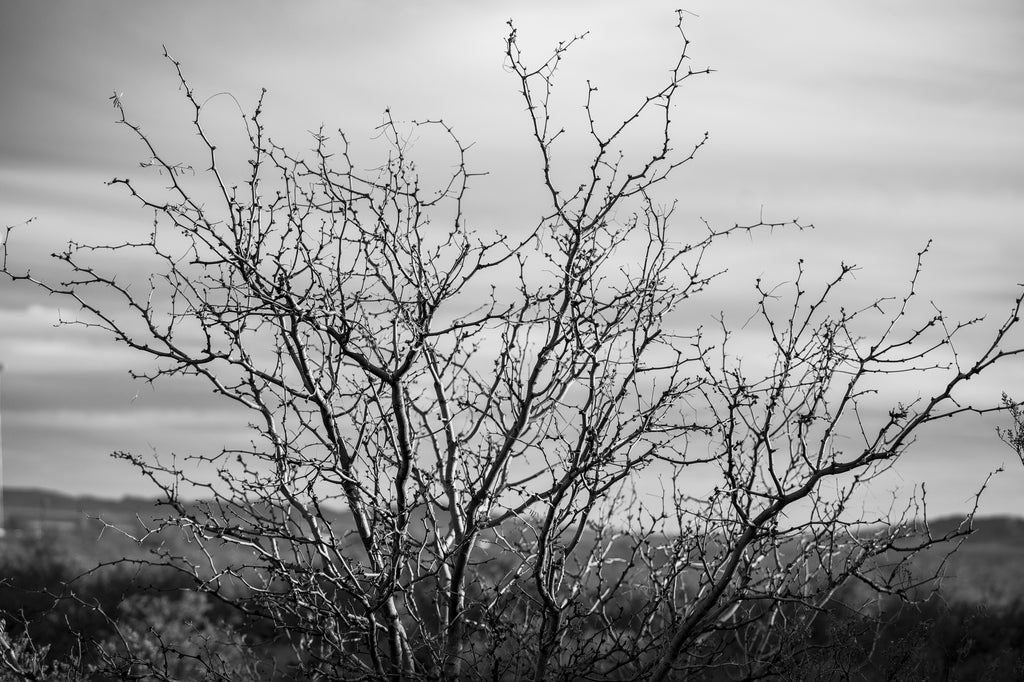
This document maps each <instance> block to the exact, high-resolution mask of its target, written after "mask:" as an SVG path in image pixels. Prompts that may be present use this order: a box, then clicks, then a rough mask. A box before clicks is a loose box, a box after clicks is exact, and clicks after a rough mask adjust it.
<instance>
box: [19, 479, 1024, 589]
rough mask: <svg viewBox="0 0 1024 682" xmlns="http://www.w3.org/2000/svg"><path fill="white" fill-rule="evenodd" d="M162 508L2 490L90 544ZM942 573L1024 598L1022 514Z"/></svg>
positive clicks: (37, 520)
mask: <svg viewBox="0 0 1024 682" xmlns="http://www.w3.org/2000/svg"><path fill="white" fill-rule="evenodd" d="M163 513H164V510H163V509H161V507H160V506H159V505H157V504H156V501H155V500H154V499H146V498H143V497H134V496H126V497H122V498H121V499H119V500H115V499H105V498H100V497H92V496H74V495H66V494H63V493H59V492H54V491H51V490H44V489H39V488H6V489H4V518H5V523H6V526H7V528H8V530H10V531H14V532H17V531H19V530H21V531H28V532H43V531H46V532H58V533H70V534H72V535H74V536H77V537H78V538H80V539H81V540H84V541H85V542H88V543H89V544H90V545H91V544H92V543H93V542H95V539H96V535H95V533H96V531H98V530H100V529H101V528H102V525H101V524H100V523H99V522H98V521H96V519H98V518H99V519H103V521H105V522H106V523H109V524H113V525H115V526H118V527H120V528H124V529H131V528H137V527H138V519H140V518H141V519H146V520H148V519H153V518H154V517H158V516H162V515H163ZM336 515H337V516H336V520H337V521H338V522H339V523H341V524H343V525H346V524H347V523H349V520H350V517H349V515H348V514H346V513H344V512H341V511H337V512H336ZM961 520H962V518H956V517H945V518H940V519H936V520H935V521H932V522H931V524H930V526H931V528H932V532H933V534H935V535H936V536H939V535H942V534H944V533H946V532H949V531H952V530H954V529H956V528H957V527H958V526H959V525H960V522H961ZM90 537H91V538H93V540H89V539H88V538H90ZM943 554H944V553H942V552H939V551H937V550H932V551H931V552H929V553H927V554H925V555H922V556H921V557H919V558H918V559H917V562H916V563H917V565H918V568H919V569H920V571H921V573H922V574H926V573H928V572H930V571H934V570H937V569H938V568H939V564H940V562H941V561H942V558H943ZM943 573H944V575H945V578H944V579H943V582H942V587H941V592H942V594H943V596H944V597H945V598H947V599H950V600H953V601H963V602H970V603H986V604H990V605H1005V604H1008V603H1012V602H1024V518H1015V517H1008V516H993V517H987V518H976V519H975V520H974V532H973V533H972V535H971V536H970V538H968V539H967V540H966V541H965V542H964V543H963V545H962V546H961V547H960V550H959V551H958V552H957V553H956V554H955V555H954V556H953V557H952V558H951V559H950V560H949V561H948V562H947V563H946V564H945V567H944V570H943Z"/></svg>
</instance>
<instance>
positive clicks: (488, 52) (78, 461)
mask: <svg viewBox="0 0 1024 682" xmlns="http://www.w3.org/2000/svg"><path fill="white" fill-rule="evenodd" d="M678 5H679V3H678V2H677V1H673V2H671V3H668V2H644V3H624V2H611V1H605V0H600V1H594V0H589V1H588V2H561V3H551V2H520V3H468V2H464V3H457V2H419V3H399V2H336V1H331V2H319V3H314V2H301V3H299V2H296V3H280V2H253V1H252V0H246V1H245V2H217V3H207V2H177V3H138V2H128V1H123V2H111V1H97V0H93V1H91V2H88V3H84V2H75V1H67V2H52V1H51V2H38V1H36V0H5V1H4V2H2V3H0V223H3V224H6V225H9V224H15V223H20V222H22V221H24V220H26V219H28V218H35V220H34V222H32V223H31V224H30V225H29V226H28V227H27V228H26V229H24V230H22V231H21V232H20V235H19V238H18V241H17V249H16V253H17V254H19V256H18V257H19V258H20V259H22V260H21V261H19V262H21V263H23V264H24V265H26V266H31V267H33V268H34V269H35V270H36V271H37V272H40V273H44V272H47V271H48V268H49V266H48V265H47V264H46V262H45V259H44V258H42V256H43V255H44V254H45V253H47V252H49V251H53V250H56V249H59V248H60V247H61V246H62V244H64V243H65V242H67V241H68V240H69V239H76V240H82V241H98V242H108V241H112V240H115V241H116V240H118V239H125V238H127V237H129V236H131V235H132V234H136V235H137V234H139V231H141V230H145V229H147V228H148V226H149V222H150V220H151V216H148V215H145V214H144V213H141V212H140V211H138V210H137V209H136V208H135V207H134V206H133V205H132V203H131V202H130V201H129V200H128V199H127V198H126V197H125V195H124V192H123V188H122V191H119V190H118V189H117V188H110V187H106V186H105V185H104V182H105V181H106V180H109V179H110V178H111V177H114V176H124V175H126V174H133V175H137V174H139V173H144V172H145V171H144V170H143V169H140V168H139V165H138V164H139V162H140V161H144V160H145V155H144V154H143V153H142V151H141V150H140V149H139V147H138V145H137V144H135V143H134V142H133V140H131V139H130V138H129V137H128V136H127V135H126V134H125V131H124V130H123V129H121V128H119V127H118V126H116V125H114V120H115V118H116V116H115V115H116V112H115V110H114V109H113V108H112V106H111V103H110V101H109V100H108V97H110V95H111V93H112V92H113V91H115V90H116V91H117V92H119V93H120V92H123V93H124V95H123V102H124V106H125V109H126V111H127V112H128V113H129V116H130V117H131V118H133V119H134V120H135V121H138V122H139V123H141V124H142V126H143V128H144V129H145V130H146V131H147V132H148V133H150V134H152V135H153V136H154V137H155V138H156V139H157V141H158V142H162V143H164V144H166V145H178V144H180V145H185V147H183V148H186V147H187V144H188V143H187V135H188V131H187V124H188V118H187V116H188V112H187V109H186V108H185V107H184V106H183V101H182V99H181V94H180V93H179V92H178V91H177V85H176V81H175V77H174V73H173V70H172V69H171V68H170V66H169V65H168V64H167V62H166V61H165V60H164V59H163V58H162V46H166V47H167V49H168V50H170V51H171V53H172V54H173V55H174V57H175V58H176V59H178V60H180V61H181V62H182V66H183V69H184V70H185V72H186V74H187V75H188V77H189V78H190V80H191V82H192V85H193V86H194V88H195V89H196V90H197V92H198V93H199V95H200V96H201V97H205V96H210V95H214V94H215V93H218V92H223V91H228V92H230V93H232V94H233V95H234V97H235V98H237V101H238V102H239V103H240V104H241V106H242V107H243V108H246V109H248V108H251V107H252V105H253V104H254V102H255V100H256V98H257V96H258V94H259V90H260V88H261V87H266V88H267V89H268V91H269V93H268V96H267V100H266V106H265V108H266V120H267V122H268V127H269V128H270V132H271V135H272V137H274V138H275V139H278V140H280V141H283V142H288V143H297V144H300V145H301V144H307V143H308V137H307V133H306V131H309V130H312V129H315V128H316V127H317V126H318V125H319V124H320V123H321V122H324V123H326V124H327V126H328V127H330V128H338V127H340V128H343V129H344V130H345V131H346V132H347V133H348V135H349V136H350V138H351V139H353V140H356V141H357V142H363V141H367V140H368V139H369V138H370V136H371V135H372V131H373V127H374V126H375V125H376V124H377V123H379V121H380V118H381V112H382V111H383V110H384V108H385V107H390V108H391V111H392V113H393V115H394V116H395V117H396V118H398V119H401V120H411V119H425V118H440V117H444V118H445V120H446V121H447V122H449V123H450V124H451V125H453V126H454V128H455V129H456V131H457V132H458V133H459V134H460V136H461V138H462V139H463V140H464V141H473V142H475V145H474V146H473V148H472V149H471V152H470V156H469V162H470V164H471V166H472V167H474V168H475V169H477V170H487V171H490V173H491V174H490V175H489V176H487V177H486V178H483V179H481V180H480V181H479V182H476V183H475V184H474V191H475V195H474V199H473V203H472V209H473V214H472V215H471V216H470V219H471V220H472V221H473V222H474V223H475V224H476V226H477V227H478V228H480V229H493V230H499V231H515V230H517V229H522V227H523V225H532V223H533V221H535V219H536V217H537V215H538V214H537V213H536V211H531V207H532V205H531V201H530V200H531V199H532V198H534V197H535V196H536V192H537V177H538V176H537V173H536V171H537V164H536V161H537V157H536V152H535V150H534V149H532V148H531V147H530V140H529V137H528V135H529V133H528V129H527V127H526V125H527V119H526V117H525V116H524V112H523V106H522V104H521V102H520V101H519V99H518V94H517V83H516V82H515V79H514V77H513V76H512V75H511V74H509V73H508V72H507V70H506V69H504V68H503V40H504V36H505V33H506V26H505V22H506V21H507V20H508V19H509V18H513V19H514V20H515V22H516V24H517V26H518V28H519V32H520V36H521V42H522V46H523V48H524V50H525V52H526V58H527V59H530V58H531V56H532V57H534V58H535V59H540V58H541V56H542V55H543V54H544V53H545V51H546V50H549V49H550V48H551V46H552V45H553V44H554V42H555V41H557V40H558V39H563V38H567V37H569V36H571V35H572V34H575V33H581V32H583V31H589V32H590V33H589V35H588V37H587V39H586V40H585V41H584V42H583V43H582V44H580V45H579V46H578V48H577V49H575V50H574V51H573V53H572V54H571V55H570V57H569V59H568V60H567V62H566V67H565V69H564V72H563V73H562V74H561V76H560V80H559V83H558V85H559V87H560V88H561V89H560V90H559V93H564V95H563V96H564V97H565V98H566V99H565V101H567V102H572V101H573V98H578V97H579V96H581V93H583V92H584V88H585V79H587V78H589V79H591V80H592V81H593V82H594V83H595V84H596V85H597V86H598V87H599V88H600V97H601V98H602V100H601V106H602V107H603V108H604V110H605V111H606V112H607V113H608V115H609V116H612V115H614V113H615V112H616V111H621V109H620V108H617V107H620V106H621V105H622V103H624V102H628V101H630V99H629V98H631V97H632V98H635V97H637V96H640V95H642V94H644V92H646V91H647V90H649V89H650V88H651V87H652V86H653V85H655V84H657V83H658V82H660V80H661V79H662V78H663V77H664V74H665V70H666V69H667V68H668V67H669V66H670V65H671V64H672V63H673V58H674V54H675V52H674V51H675V50H676V49H677V47H678V40H677V35H676V33H675V32H674V12H673V10H674V9H675V7H676V6H678ZM683 6H684V7H685V8H686V9H687V10H688V11H689V12H692V13H693V15H696V16H689V15H688V19H687V35H688V37H689V38H690V39H691V40H692V43H693V44H692V46H691V55H692V57H693V64H694V66H698V67H699V66H710V67H712V68H714V69H716V73H715V74H713V75H712V76H711V77H710V78H707V79H702V80H700V81H699V82H693V83H692V84H688V85H687V87H686V91H685V95H684V99H683V101H682V105H681V108H680V112H679V115H678V116H676V120H677V121H678V124H679V135H680V139H681V140H685V139H687V136H693V135H697V134H699V133H702V132H703V131H705V130H707V131H709V132H710V134H711V142H710V144H709V146H708V147H706V148H705V150H704V151H703V152H702V153H701V154H700V155H699V157H698V158H697V160H696V161H695V162H694V163H693V164H691V165H690V166H688V167H686V168H684V169H683V171H682V172H680V173H679V174H678V175H677V176H676V177H675V179H674V181H673V184H672V185H671V186H669V187H668V188H666V192H667V193H668V195H670V196H673V197H678V199H679V200H680V210H679V213H678V221H679V225H680V227H679V229H680V230H685V229H690V228H687V227H686V225H687V221H689V222H690V223H692V224H693V226H694V227H695V226H696V225H697V223H696V221H697V219H698V218H699V217H704V218H707V219H709V220H711V221H712V222H713V223H715V224H719V225H726V224H732V223H734V222H748V221H752V220H756V218H757V217H758V215H760V214H761V212H762V211H763V212H764V215H765V217H766V218H767V219H771V220H785V219H788V218H793V217H799V218H800V219H801V220H802V221H805V222H810V223H814V225H815V226H816V229H815V230H813V231H811V232H803V233H791V234H787V233H776V234H774V235H763V236H761V237H756V238H753V239H741V240H735V241H734V242H732V243H730V244H729V247H728V250H727V251H726V252H725V253H724V254H720V257H723V259H724V260H723V262H727V263H728V264H729V266H730V269H731V270H730V273H729V275H728V277H727V278H725V279H723V281H722V282H721V283H720V284H719V286H718V287H717V288H716V289H715V290H713V291H712V292H711V294H710V298H709V299H708V300H709V302H708V303H705V304H704V307H703V308H702V309H701V310H703V313H702V314H710V312H712V311H714V310H718V309H722V310H735V311H743V310H750V309H751V308H752V305H753V303H754V299H753V298H752V297H751V293H752V286H753V281H754V279H756V278H757V277H759V276H763V277H765V278H766V279H767V280H769V281H774V282H783V281H786V280H788V279H791V278H792V276H793V273H794V272H795V269H794V264H795V262H796V261H797V259H799V258H803V259H804V260H805V261H807V262H808V263H810V264H811V274H812V275H813V276H814V277H817V278H818V279H819V280H821V279H822V278H824V277H825V276H826V275H827V274H830V273H832V272H834V270H835V269H836V268H837V267H838V265H839V262H840V261H846V262H853V263H856V264H858V265H860V266H861V267H862V270H861V271H860V273H859V274H858V279H857V281H856V286H855V288H854V292H853V294H851V295H856V296H861V297H862V299H863V300H864V301H866V300H869V299H870V298H871V297H873V296H879V295H886V294H889V295H891V294H896V293H900V292H901V291H902V288H901V287H903V286H904V283H905V282H906V279H907V276H908V275H909V274H910V273H911V272H912V270H913V264H914V254H915V253H916V252H917V251H918V250H920V249H921V248H922V247H923V246H924V244H925V243H926V242H927V240H928V239H934V246H933V249H932V253H931V254H930V257H929V258H928V260H927V261H926V271H925V275H924V276H923V278H922V282H921V291H922V295H923V296H924V297H925V298H926V299H930V300H934V301H935V302H936V304H938V305H940V306H941V307H943V309H945V310H948V311H949V312H951V313H953V314H954V315H956V316H958V317H962V318H966V317H970V316H975V315H982V314H985V315H989V322H988V324H989V328H991V326H992V325H993V324H996V322H997V321H998V320H999V319H1000V318H1001V316H1002V315H1003V314H1004V313H1005V311H1006V310H1007V309H1008V306H1009V305H1010V303H1011V302H1012V299H1013V296H1014V294H1015V291H1016V286H1017V283H1019V282H1021V281H1024V267H1022V265H1021V263H1022V256H1024V4H1022V3H1021V2H1019V0H986V1H985V2H977V3H964V2H959V1H956V0H939V1H936V0H907V1H904V2H899V3H893V2H883V1H882V0H874V1H868V2H865V1H864V0H858V1H856V2H853V1H835V2H828V3H823V2H814V1H811V0H807V1H800V2H797V1H793V0H780V1H776V2H771V3H764V2H757V3H755V2H733V1H723V0H713V1H712V0H700V1H697V0H694V1H692V2H687V3H684V4H683ZM209 106H210V108H211V110H212V111H214V112H216V111H217V110H220V111H221V113H222V114H223V115H224V116H225V118H226V117H227V116H229V115H232V114H235V113H236V112H237V109H236V108H235V107H236V104H235V101H234V100H232V99H231V98H228V97H223V96H221V97H217V98H214V100H212V101H211V104H210V105H209ZM580 122H582V121H579V120H577V123H580ZM216 132H218V133H219V134H222V135H224V136H225V137H226V138H229V139H230V136H231V135H232V131H231V130H230V129H229V128H228V127H227V126H225V127H224V129H223V130H219V129H218V130H217V131H216ZM234 133H235V134H237V130H235V131H234ZM367 144H369V143H367ZM581 161H582V159H581ZM538 210H542V209H538ZM124 267H126V268H130V267H131V264H130V263H126V264H125V266H124ZM60 305H61V303H60V302H58V301H55V300H51V299H47V298H45V297H41V296H40V295H39V294H38V293H37V292H34V291H31V290H29V289H25V288H21V287H14V286H12V285H11V284H10V283H9V282H6V281H4V282H2V283H0V361H2V362H3V363H4V366H5V371H4V373H3V388H2V390H3V448H4V462H3V466H4V471H3V475H4V483H5V484H6V485H8V486H41V487H50V488H55V489H58V490H64V491H69V492H74V493H90V494H100V495H121V494H124V493H127V492H140V491H143V490H145V488H144V486H142V484H141V483H140V481H139V478H138V476H137V475H136V474H135V473H134V472H133V471H132V470H130V469H129V468H127V467H126V466H125V465H124V464H121V463H119V462H117V461H114V460H112V459H111V458H110V457H109V453H110V452H112V451H114V450H134V451H147V450H153V451H156V452H158V453H160V454H162V455H163V456H170V453H172V452H178V453H183V452H189V451H196V450H199V449H202V448H208V447H209V446H210V444H211V443H214V442H217V443H219V442H226V441H232V440H237V439H239V438H242V437H244V431H242V430H240V429H239V428H238V426H237V425H236V421H237V420H235V419H234V417H233V415H231V414H230V413H229V412H226V411H225V410H224V409H223V408H222V407H221V406H220V405H219V404H218V403H217V402H216V401H214V400H212V398H211V397H210V396H209V395H208V394H207V391H206V390H205V388H203V387H202V386H169V387H167V388H165V389H161V390H157V391H155V392H154V391H152V390H151V389H149V388H148V387H146V386H142V385H138V384H133V383H132V382H131V381H130V380H129V379H128V378H127V370H128V368H129V367H131V366H133V364H134V363H135V362H136V359H135V358H133V357H132V355H131V354H129V353H126V352H125V351H123V350H122V349H120V348H118V347H117V346H115V345H113V344H112V343H110V342H109V341H107V340H105V339H103V338H100V337H95V336H91V335H87V334H84V333H83V332H81V331H77V330H73V329H54V328H53V322H54V321H55V319H56V318H57V315H58V311H57V309H58V306H60ZM65 305H66V304H65ZM750 352H752V353H754V354H756V352H757V349H756V347H755V348H752V349H751V350H750ZM1021 365H1022V362H1021V361H1017V362H1016V364H1013V363H1008V364H1007V365H1006V366H1004V367H1003V368H1002V369H1001V370H999V371H997V372H994V373H993V374H992V375H990V376H988V377H982V378H981V379H980V380H978V381H976V382H972V386H971V387H970V388H971V393H970V395H971V396H974V397H979V398H981V399H984V400H987V401H989V402H994V401H997V400H998V396H999V394H1000V393H1001V392H1002V391H1009V392H1011V393H1014V392H1016V393H1017V394H1018V395H1021V396H1024V368H1022V366H1021ZM996 423H998V422H997V421H991V420H990V421H984V422H983V421H980V420H973V421H972V420H965V421H963V422H961V423H960V424H957V425H955V426H953V427H950V426H945V427H943V428H942V429H941V430H938V431H936V432H935V433H933V434H932V435H931V436H928V437H925V438H923V439H922V440H921V442H920V443H919V444H918V446H917V447H916V448H915V450H914V452H913V454H912V455H911V456H909V457H908V458H907V460H906V461H905V462H903V463H902V464H901V467H900V468H899V471H898V476H897V477H894V478H891V479H889V482H890V483H892V484H893V485H896V484H900V485H902V486H903V487H904V489H909V488H910V487H911V486H912V485H913V484H914V483H915V482H918V481H925V482H927V485H928V494H929V501H930V504H931V505H932V508H933V511H935V512H938V513H945V512H952V511H957V510H962V509H965V508H966V502H967V500H968V499H969V498H970V496H971V493H972V491H973V489H974V488H976V487H977V485H979V484H980V483H981V481H982V480H983V478H984V475H985V473H986V472H988V471H991V470H993V469H995V468H997V467H998V466H1000V465H1001V464H1003V463H1005V464H1006V465H1007V471H1006V472H1005V473H1004V474H1002V475H1001V476H1000V477H998V478H997V479H996V481H995V483H994V484H993V485H992V486H991V489H990V491H989V494H988V495H987V497H986V500H985V502H984V504H983V507H982V509H983V511H985V512H987V513H1018V514H1020V513H1024V508H1022V506H1021V505H1020V503H1019V491H1020V490H1021V489H1022V486H1024V467H1022V466H1021V464H1020V463H1019V462H1016V463H1015V461H1014V458H1013V455H1012V453H1010V452H1009V451H1008V450H1007V449H1006V448H1005V447H1004V446H1002V445H1001V444H1000V443H999V442H998V441H997V440H996V439H995V436H994V433H993V428H994V424H996ZM886 494H887V491H886V490H882V491H880V492H879V495H880V496H881V497H884V496H885V495H886Z"/></svg>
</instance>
